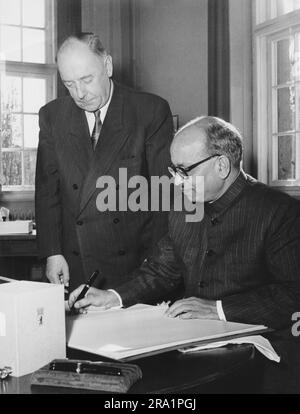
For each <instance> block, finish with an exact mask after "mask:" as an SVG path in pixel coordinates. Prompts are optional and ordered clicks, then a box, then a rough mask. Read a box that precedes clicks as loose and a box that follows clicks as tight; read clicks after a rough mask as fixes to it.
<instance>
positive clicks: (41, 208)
mask: <svg viewBox="0 0 300 414" xmlns="http://www.w3.org/2000/svg"><path fill="white" fill-rule="evenodd" d="M47 115H48V114H47V110H46V108H45V107H44V108H41V110H40V113H39V124H40V134H39V145H38V152H37V166H36V181H35V210H36V211H35V214H36V224H37V242H38V250H39V256H40V257H41V258H43V257H48V256H51V255H55V254H61V252H62V251H61V200H60V191H59V171H58V167H57V160H56V155H55V151H54V142H53V137H52V133H51V127H50V122H49V120H48V119H47Z"/></svg>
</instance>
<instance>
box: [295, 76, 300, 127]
mask: <svg viewBox="0 0 300 414" xmlns="http://www.w3.org/2000/svg"><path fill="white" fill-rule="evenodd" d="M296 102H297V105H296V108H297V110H296V129H297V131H300V84H298V85H297V87H296Z"/></svg>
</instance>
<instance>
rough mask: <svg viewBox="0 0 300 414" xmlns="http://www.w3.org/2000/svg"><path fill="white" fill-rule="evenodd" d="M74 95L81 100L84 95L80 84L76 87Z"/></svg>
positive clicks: (84, 92)
mask: <svg viewBox="0 0 300 414" xmlns="http://www.w3.org/2000/svg"><path fill="white" fill-rule="evenodd" d="M76 95H77V97H78V99H83V98H84V97H85V95H86V90H85V87H84V86H83V85H82V84H80V83H78V84H77V85H76Z"/></svg>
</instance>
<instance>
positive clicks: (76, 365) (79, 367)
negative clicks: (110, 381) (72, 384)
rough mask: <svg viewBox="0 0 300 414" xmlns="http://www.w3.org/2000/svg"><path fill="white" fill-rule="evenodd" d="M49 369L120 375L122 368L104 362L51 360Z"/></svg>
mask: <svg viewBox="0 0 300 414" xmlns="http://www.w3.org/2000/svg"><path fill="white" fill-rule="evenodd" d="M49 370H50V371H65V372H77V374H100V375H113V376H121V375H122V370H121V369H120V368H118V367H113V366H109V365H106V364H105V363H98V364H97V363H90V362H87V363H84V362H69V361H65V362H64V361H53V362H51V363H50V366H49Z"/></svg>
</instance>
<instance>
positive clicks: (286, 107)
mask: <svg viewBox="0 0 300 414" xmlns="http://www.w3.org/2000/svg"><path fill="white" fill-rule="evenodd" d="M277 92H278V101H277V102H278V132H284V131H291V130H293V129H294V113H295V88H281V89H278V91H277Z"/></svg>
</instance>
